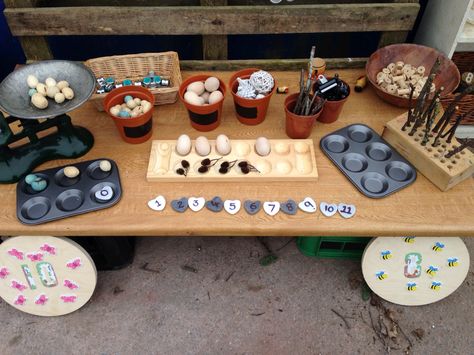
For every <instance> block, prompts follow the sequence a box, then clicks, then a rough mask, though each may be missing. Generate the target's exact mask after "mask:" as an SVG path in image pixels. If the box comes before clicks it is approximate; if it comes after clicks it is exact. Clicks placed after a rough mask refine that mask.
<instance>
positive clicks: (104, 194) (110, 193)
mask: <svg viewBox="0 0 474 355" xmlns="http://www.w3.org/2000/svg"><path fill="white" fill-rule="evenodd" d="M113 197H114V190H112V188H111V187H110V186H108V185H107V186H104V187H103V188H101V189H100V190H99V191H96V192H95V198H96V199H97V201H102V202H106V201H110V200H111V199H112V198H113Z"/></svg>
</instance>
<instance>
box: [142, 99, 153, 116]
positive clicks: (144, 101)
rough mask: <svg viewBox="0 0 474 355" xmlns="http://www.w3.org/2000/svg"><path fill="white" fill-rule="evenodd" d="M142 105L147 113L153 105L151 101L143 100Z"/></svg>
mask: <svg viewBox="0 0 474 355" xmlns="http://www.w3.org/2000/svg"><path fill="white" fill-rule="evenodd" d="M140 106H141V108H142V111H143V113H145V112H148V111H150V110H151V108H152V106H153V105H152V104H151V103H150V101H147V100H142V102H141V104H140Z"/></svg>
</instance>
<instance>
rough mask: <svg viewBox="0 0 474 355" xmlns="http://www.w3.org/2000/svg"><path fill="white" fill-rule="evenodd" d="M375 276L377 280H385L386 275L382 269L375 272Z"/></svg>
mask: <svg viewBox="0 0 474 355" xmlns="http://www.w3.org/2000/svg"><path fill="white" fill-rule="evenodd" d="M375 276H376V277H377V278H378V279H379V280H385V279H386V278H387V277H388V275H387V274H386V273H385V272H384V271H379V272H377V273H376V274H375Z"/></svg>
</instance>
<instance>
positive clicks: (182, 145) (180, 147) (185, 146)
mask: <svg viewBox="0 0 474 355" xmlns="http://www.w3.org/2000/svg"><path fill="white" fill-rule="evenodd" d="M190 151H191V138H189V136H188V135H187V134H182V135H180V136H179V137H178V140H177V141H176V152H177V153H178V154H179V155H182V156H184V155H187V154H188V153H189V152H190Z"/></svg>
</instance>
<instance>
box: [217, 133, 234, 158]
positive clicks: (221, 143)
mask: <svg viewBox="0 0 474 355" xmlns="http://www.w3.org/2000/svg"><path fill="white" fill-rule="evenodd" d="M231 149H232V146H231V144H230V139H229V137H227V136H226V135H225V134H219V135H218V136H217V138H216V150H217V153H219V154H220V155H227V154H229V153H230V151H231Z"/></svg>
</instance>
